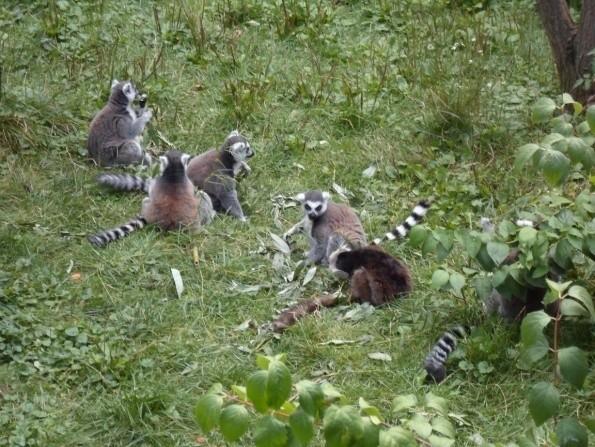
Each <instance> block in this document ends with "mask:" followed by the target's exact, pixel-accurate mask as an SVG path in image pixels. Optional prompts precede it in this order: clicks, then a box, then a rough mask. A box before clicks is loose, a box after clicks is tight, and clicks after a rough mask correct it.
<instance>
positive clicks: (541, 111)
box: [531, 98, 556, 123]
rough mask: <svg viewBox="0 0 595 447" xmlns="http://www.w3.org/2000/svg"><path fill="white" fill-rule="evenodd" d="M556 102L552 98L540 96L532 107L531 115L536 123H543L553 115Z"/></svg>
mask: <svg viewBox="0 0 595 447" xmlns="http://www.w3.org/2000/svg"><path fill="white" fill-rule="evenodd" d="M554 110H556V103H555V102H554V101H553V100H552V99H550V98H540V99H538V100H537V101H536V102H535V104H533V106H532V107H531V116H532V117H533V121H535V122H536V123H543V122H545V121H548V120H549V119H550V118H551V117H552V113H554Z"/></svg>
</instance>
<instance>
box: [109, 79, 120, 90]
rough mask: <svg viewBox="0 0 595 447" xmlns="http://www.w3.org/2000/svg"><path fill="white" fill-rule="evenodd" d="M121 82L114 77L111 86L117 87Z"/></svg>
mask: <svg viewBox="0 0 595 447" xmlns="http://www.w3.org/2000/svg"><path fill="white" fill-rule="evenodd" d="M119 83H120V81H118V80H117V79H114V80H113V81H112V87H111V88H114V87H115V86H116V85H118V84H119Z"/></svg>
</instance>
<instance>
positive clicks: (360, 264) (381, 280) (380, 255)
mask: <svg viewBox="0 0 595 447" xmlns="http://www.w3.org/2000/svg"><path fill="white" fill-rule="evenodd" d="M317 206H318V205H317ZM429 206H430V204H429V202H427V201H422V202H420V203H419V204H418V205H417V206H416V207H415V208H414V211H413V212H412V213H411V215H410V216H409V217H408V218H407V219H406V220H405V222H408V223H407V226H406V229H405V231H403V232H400V233H399V234H400V237H401V238H402V237H405V236H406V235H407V233H408V232H409V230H410V229H411V228H412V227H413V226H414V225H416V224H418V223H419V222H420V221H421V220H422V218H423V216H425V215H426V213H427V210H428V207H429ZM310 208H312V206H310ZM320 211H322V208H321V209H320ZM412 219H413V220H412ZM403 226H404V224H401V225H399V226H398V227H396V228H400V227H403ZM393 239H396V238H393ZM333 244H338V245H334V247H333V248H334V251H332V252H331V254H330V255H329V267H330V269H331V271H333V273H335V275H337V276H339V277H341V278H348V279H349V280H350V291H351V297H350V300H351V301H355V302H359V303H370V304H372V305H373V306H380V305H383V304H386V303H388V302H390V301H391V300H393V299H394V298H395V297H398V296H402V295H404V294H407V293H409V292H410V291H411V288H412V280H411V273H410V272H409V269H408V268H407V266H406V265H405V264H404V263H403V262H402V261H401V260H399V259H397V258H395V257H393V256H391V255H390V254H388V253H387V252H385V251H384V250H382V249H381V248H380V247H379V246H377V245H374V244H372V245H368V246H360V247H359V248H353V244H352V243H351V242H349V241H348V240H346V239H344V238H343V236H342V234H341V235H338V236H336V237H335V239H334V241H333ZM335 304H337V297H336V296H333V295H330V296H328V295H325V296H324V297H317V298H313V299H309V300H303V301H301V302H299V303H297V304H296V305H294V306H291V307H289V308H288V309H285V310H284V311H282V312H281V313H280V314H279V316H278V317H277V318H276V319H275V320H274V321H273V322H272V323H271V327H272V329H273V330H274V331H276V332H281V331H283V330H285V329H286V328H287V327H288V326H290V325H292V324H294V323H295V322H296V321H297V320H299V319H300V318H301V317H303V316H305V315H307V314H309V313H312V312H314V311H316V310H318V309H320V308H321V307H331V306H334V305H335Z"/></svg>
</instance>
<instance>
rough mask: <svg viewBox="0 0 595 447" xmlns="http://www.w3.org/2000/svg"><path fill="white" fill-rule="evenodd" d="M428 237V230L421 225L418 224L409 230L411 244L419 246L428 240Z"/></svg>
mask: <svg viewBox="0 0 595 447" xmlns="http://www.w3.org/2000/svg"><path fill="white" fill-rule="evenodd" d="M426 237H428V230H427V229H426V228H425V227H423V226H421V225H416V226H414V227H413V228H412V229H411V231H410V232H409V245H411V246H412V247H415V248H419V247H421V246H422V244H423V243H424V241H425V240H426Z"/></svg>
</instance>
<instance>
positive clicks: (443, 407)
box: [424, 393, 448, 415]
mask: <svg viewBox="0 0 595 447" xmlns="http://www.w3.org/2000/svg"><path fill="white" fill-rule="evenodd" d="M424 404H425V406H426V407H428V408H433V409H434V410H436V411H438V413H440V414H442V415H446V414H447V413H448V402H447V400H446V399H445V398H443V397H440V396H436V395H435V394H433V393H428V394H426V395H425V397H424Z"/></svg>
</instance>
